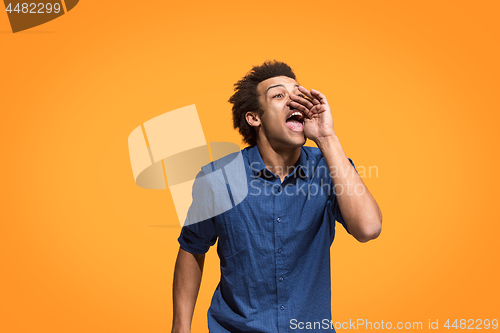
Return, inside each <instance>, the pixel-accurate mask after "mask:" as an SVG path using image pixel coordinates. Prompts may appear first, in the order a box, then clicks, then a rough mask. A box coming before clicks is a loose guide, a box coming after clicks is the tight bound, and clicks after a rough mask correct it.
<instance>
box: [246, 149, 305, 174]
mask: <svg viewBox="0 0 500 333" xmlns="http://www.w3.org/2000/svg"><path fill="white" fill-rule="evenodd" d="M247 156H248V163H249V164H250V169H251V170H252V172H253V174H254V176H255V177H263V178H273V177H275V175H274V174H273V173H272V172H271V171H269V170H268V169H267V168H266V165H265V164H264V161H263V160H262V156H261V155H260V152H259V149H258V148H257V146H252V147H250V148H248V153H247ZM292 176H294V177H299V178H302V179H307V178H308V177H309V176H310V175H309V167H308V159H307V153H306V152H305V150H304V148H303V147H301V148H300V156H299V160H298V161H297V167H296V168H295V169H294V170H293V171H292V172H291V173H290V174H289V175H288V176H287V177H292Z"/></svg>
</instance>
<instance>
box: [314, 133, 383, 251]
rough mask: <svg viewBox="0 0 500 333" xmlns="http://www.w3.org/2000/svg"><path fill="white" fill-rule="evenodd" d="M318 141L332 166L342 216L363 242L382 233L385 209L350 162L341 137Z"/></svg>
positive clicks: (357, 237)
mask: <svg viewBox="0 0 500 333" xmlns="http://www.w3.org/2000/svg"><path fill="white" fill-rule="evenodd" d="M316 143H317V145H318V148H319V149H320V150H321V152H322V154H323V156H324V157H325V161H326V164H327V165H328V168H329V169H330V175H331V177H332V180H333V184H334V188H335V191H336V193H337V200H338V203H339V207H340V210H341V213H342V217H343V218H344V221H345V222H346V224H347V228H348V230H349V232H350V233H351V235H353V236H354V237H355V238H356V239H357V240H358V241H360V242H366V241H368V240H370V239H374V238H376V237H378V235H379V234H380V232H381V228H382V213H381V211H380V208H379V207H378V205H377V202H376V201H375V199H374V198H373V196H372V195H371V193H370V192H369V191H368V189H367V188H366V186H365V184H364V183H363V180H362V179H361V177H360V176H359V175H358V174H357V172H356V170H354V168H353V167H352V165H351V163H350V162H349V160H348V158H347V156H346V155H345V153H344V150H343V149H342V146H341V144H340V141H339V139H338V137H337V136H333V137H329V138H327V139H324V140H318V142H316Z"/></svg>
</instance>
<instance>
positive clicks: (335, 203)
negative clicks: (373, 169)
mask: <svg viewBox="0 0 500 333" xmlns="http://www.w3.org/2000/svg"><path fill="white" fill-rule="evenodd" d="M348 159H349V162H351V164H352V167H353V168H354V170H356V166H355V165H354V162H353V161H352V160H351V159H350V158H348ZM356 173H357V174H358V175H359V172H358V170H356ZM332 192H333V191H332ZM332 201H333V202H332V212H333V217H334V219H335V220H336V221H337V222H339V223H340V224H342V226H343V227H344V229H345V230H346V231H347V232H348V233H349V234H350V232H349V229H347V225H346V223H345V221H344V218H343V217H342V212H341V211H340V207H339V202H338V200H337V196H336V195H335V193H333V198H332Z"/></svg>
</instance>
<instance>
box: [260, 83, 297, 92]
mask: <svg viewBox="0 0 500 333" xmlns="http://www.w3.org/2000/svg"><path fill="white" fill-rule="evenodd" d="M280 86H281V87H285V86H284V85H282V84H275V85H274V86H270V87H269V88H267V90H266V94H267V92H268V91H269V89H271V88H276V87H280ZM295 87H297V88H298V87H299V85H298V84H296V85H295Z"/></svg>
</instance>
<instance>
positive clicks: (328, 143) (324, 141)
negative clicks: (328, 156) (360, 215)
mask: <svg viewBox="0 0 500 333" xmlns="http://www.w3.org/2000/svg"><path fill="white" fill-rule="evenodd" d="M314 142H315V143H316V145H317V146H318V148H319V149H320V150H321V152H323V151H324V149H330V148H332V147H334V146H336V145H340V140H339V138H338V137H337V136H336V135H331V136H328V137H323V138H318V139H316V140H314Z"/></svg>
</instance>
